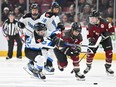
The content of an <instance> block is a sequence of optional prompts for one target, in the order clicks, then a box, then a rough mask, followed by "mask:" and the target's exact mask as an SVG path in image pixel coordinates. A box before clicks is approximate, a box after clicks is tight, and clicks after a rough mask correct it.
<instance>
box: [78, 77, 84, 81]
mask: <svg viewBox="0 0 116 87" xmlns="http://www.w3.org/2000/svg"><path fill="white" fill-rule="evenodd" d="M76 78H77V80H78V81H85V78H79V77H76Z"/></svg>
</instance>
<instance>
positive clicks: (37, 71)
mask: <svg viewBox="0 0 116 87" xmlns="http://www.w3.org/2000/svg"><path fill="white" fill-rule="evenodd" d="M33 73H34V75H35V76H36V77H39V78H40V79H46V76H45V75H44V74H43V72H42V69H39V70H34V71H33Z"/></svg>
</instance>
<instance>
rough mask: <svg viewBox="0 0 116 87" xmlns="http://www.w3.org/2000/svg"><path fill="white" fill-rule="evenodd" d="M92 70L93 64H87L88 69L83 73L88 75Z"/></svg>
mask: <svg viewBox="0 0 116 87" xmlns="http://www.w3.org/2000/svg"><path fill="white" fill-rule="evenodd" d="M90 69H91V64H87V67H86V69H85V70H84V71H83V73H84V74H87V73H88V72H89V71H90Z"/></svg>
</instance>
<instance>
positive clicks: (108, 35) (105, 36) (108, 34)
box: [101, 32, 112, 40]
mask: <svg viewBox="0 0 116 87" xmlns="http://www.w3.org/2000/svg"><path fill="white" fill-rule="evenodd" d="M111 35H112V33H110V32H104V33H102V34H101V36H102V39H103V40H105V39H107V38H109V37H110V36H111Z"/></svg>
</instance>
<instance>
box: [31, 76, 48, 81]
mask: <svg viewBox="0 0 116 87" xmlns="http://www.w3.org/2000/svg"><path fill="white" fill-rule="evenodd" d="M31 78H34V79H37V80H41V81H43V82H46V79H41V78H40V77H35V76H34V75H33V77H31Z"/></svg>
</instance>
